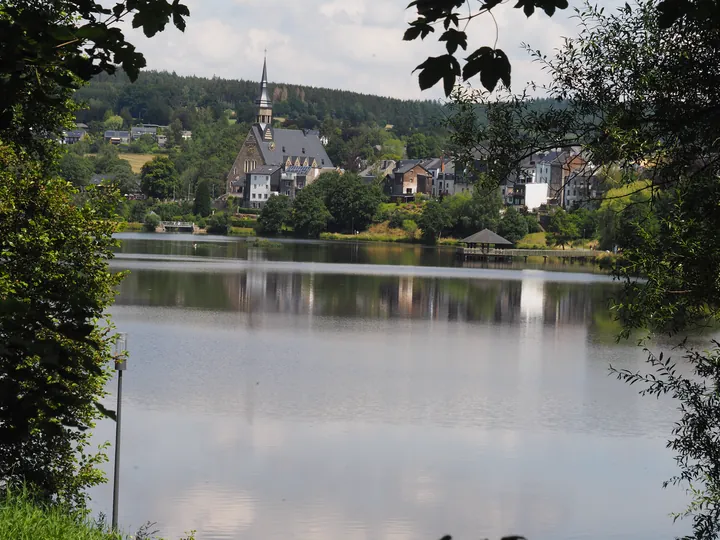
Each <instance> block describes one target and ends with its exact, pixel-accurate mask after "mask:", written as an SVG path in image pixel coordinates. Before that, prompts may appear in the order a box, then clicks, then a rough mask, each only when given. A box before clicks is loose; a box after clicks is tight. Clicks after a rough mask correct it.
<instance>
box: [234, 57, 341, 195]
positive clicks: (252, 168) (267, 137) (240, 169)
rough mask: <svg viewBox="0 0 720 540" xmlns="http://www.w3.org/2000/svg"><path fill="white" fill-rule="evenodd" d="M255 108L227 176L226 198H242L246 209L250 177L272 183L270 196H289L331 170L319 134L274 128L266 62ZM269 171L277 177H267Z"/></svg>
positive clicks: (331, 166)
mask: <svg viewBox="0 0 720 540" xmlns="http://www.w3.org/2000/svg"><path fill="white" fill-rule="evenodd" d="M255 106H256V107H257V114H256V118H255V123H254V124H253V126H252V128H250V132H249V133H248V135H247V137H246V138H245V141H244V142H243V144H242V146H241V147H240V151H239V152H238V155H237V157H236V158H235V162H234V163H233V166H232V169H230V173H229V174H228V176H227V192H228V194H229V195H235V196H240V197H242V198H243V199H244V201H245V203H246V206H250V204H249V203H250V202H251V201H250V191H251V190H250V181H251V178H253V179H255V178H268V181H269V182H273V183H274V185H272V184H271V185H269V186H268V189H267V192H268V193H269V194H274V193H282V194H285V195H289V196H291V197H292V196H294V195H295V192H296V189H299V188H301V187H303V186H305V185H307V184H308V183H311V182H312V181H313V180H314V179H315V178H317V176H319V175H320V173H321V172H324V171H325V170H332V169H333V168H334V167H333V164H332V162H331V161H330V158H329V157H328V155H327V152H326V151H325V147H324V146H323V144H322V141H321V140H320V137H319V133H318V132H316V131H310V130H305V129H280V128H275V127H273V125H272V120H273V116H272V102H271V101H270V97H269V95H268V82H267V59H265V60H264V62H263V71H262V79H261V81H260V94H259V95H258V97H257V99H256V100H255ZM271 169H273V170H275V171H278V172H279V174H268V173H269V172H270V170H271ZM266 198H267V196H266ZM252 206H256V205H255V204H253V205H252Z"/></svg>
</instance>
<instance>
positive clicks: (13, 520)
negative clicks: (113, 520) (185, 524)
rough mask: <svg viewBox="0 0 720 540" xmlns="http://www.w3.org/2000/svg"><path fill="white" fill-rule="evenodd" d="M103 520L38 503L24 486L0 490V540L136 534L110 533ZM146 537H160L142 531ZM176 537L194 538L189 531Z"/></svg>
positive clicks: (126, 538) (119, 538) (113, 539)
mask: <svg viewBox="0 0 720 540" xmlns="http://www.w3.org/2000/svg"><path fill="white" fill-rule="evenodd" d="M108 529H109V527H108V526H107V525H106V524H105V523H104V522H94V521H91V520H88V519H86V518H83V517H80V516H79V515H78V514H76V513H73V512H71V511H69V510H67V509H66V508H64V507H62V506H59V505H48V504H39V503H36V502H34V501H33V499H32V497H31V496H30V493H29V492H28V490H26V489H17V490H11V489H6V490H5V491H2V492H0V540H130V539H131V538H140V537H141V533H142V532H143V529H141V530H140V531H138V534H137V535H132V536H130V535H126V534H122V533H113V532H110V531H109V530H108ZM142 537H143V538H145V539H146V540H163V539H162V538H159V537H156V536H152V535H148V534H147V532H145V533H143V536H142ZM180 540H194V535H193V533H190V534H189V535H188V536H186V537H185V538H182V539H180Z"/></svg>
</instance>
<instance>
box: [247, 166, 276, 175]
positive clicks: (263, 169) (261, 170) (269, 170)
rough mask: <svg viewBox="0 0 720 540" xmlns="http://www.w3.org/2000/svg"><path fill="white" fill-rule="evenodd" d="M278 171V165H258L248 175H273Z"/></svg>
mask: <svg viewBox="0 0 720 540" xmlns="http://www.w3.org/2000/svg"><path fill="white" fill-rule="evenodd" d="M278 169H280V165H260V166H258V167H255V168H254V169H253V170H252V171H250V172H249V173H248V174H273V173H274V172H277V171H278Z"/></svg>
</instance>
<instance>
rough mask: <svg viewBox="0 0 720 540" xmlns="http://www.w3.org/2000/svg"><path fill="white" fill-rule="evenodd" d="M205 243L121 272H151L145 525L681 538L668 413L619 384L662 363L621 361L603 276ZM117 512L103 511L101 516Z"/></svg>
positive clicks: (139, 458) (138, 319) (258, 531)
mask: <svg viewBox="0 0 720 540" xmlns="http://www.w3.org/2000/svg"><path fill="white" fill-rule="evenodd" d="M204 240H205V242H206V243H208V244H210V245H211V247H209V249H210V251H209V252H208V253H206V254H200V255H198V254H197V253H196V251H195V249H194V248H192V245H191V244H190V245H188V243H187V242H175V241H171V242H168V241H159V240H145V239H142V238H141V239H139V240H137V241H135V240H133V241H131V242H136V243H135V244H134V247H132V246H131V245H130V244H129V243H128V244H124V246H123V250H125V251H124V253H122V254H121V255H122V257H120V258H119V259H118V260H117V261H116V263H115V264H114V266H115V267H116V268H123V267H127V268H130V269H131V272H130V274H129V275H128V277H127V278H126V279H125V281H124V282H123V283H122V284H121V286H120V291H119V298H118V303H117V305H116V306H115V307H114V308H113V310H112V312H113V316H114V321H115V323H116V324H117V326H118V328H119V330H121V331H125V332H128V333H129V335H130V341H129V343H130V357H131V363H130V368H129V370H128V371H127V373H126V375H127V376H126V377H125V378H124V384H125V389H126V390H125V399H126V401H125V403H126V408H125V409H124V422H123V424H124V427H123V437H124V443H123V461H122V463H121V469H122V478H123V483H122V488H121V489H122V499H121V506H120V513H121V522H122V523H124V524H126V526H128V527H130V526H132V525H139V524H141V523H142V522H144V521H146V520H152V521H157V522H158V526H159V527H160V528H161V530H162V532H163V534H164V535H165V536H169V537H177V536H178V535H180V534H181V533H182V532H183V531H185V530H189V529H192V528H194V529H197V530H198V533H199V535H198V538H202V539H203V540H220V539H229V538H233V539H245V538H247V539H252V538H263V539H271V540H274V539H277V540H285V539H287V538H302V539H306V538H310V539H322V540H326V539H327V540H331V539H335V538H343V539H344V538H350V539H363V540H366V539H373V540H374V539H379V540H385V539H428V540H433V539H437V538H440V536H442V535H443V534H445V533H448V532H452V533H453V535H454V537H456V538H485V537H489V538H499V537H500V536H501V535H504V534H511V533H524V534H527V535H528V537H529V538H531V539H532V540H569V539H579V538H582V539H586V540H607V539H618V540H619V539H625V538H635V539H639V540H651V539H652V540H655V539H657V538H668V537H671V536H672V533H675V534H681V533H682V532H683V529H682V526H681V527H680V528H676V529H672V528H671V525H670V520H669V519H668V518H667V515H668V513H669V512H671V511H673V510H678V509H679V508H681V507H682V505H683V504H684V502H685V501H684V497H683V495H682V493H679V492H678V491H662V490H661V489H660V486H661V483H662V481H663V480H665V479H666V478H667V477H668V476H670V475H671V474H672V472H673V470H674V469H673V462H672V458H671V456H670V455H669V453H668V452H667V451H666V450H665V448H664V436H665V435H666V434H667V433H668V431H669V430H670V429H671V427H672V422H673V418H674V411H673V408H672V404H671V403H669V402H668V401H667V400H662V399H661V400H654V399H650V400H648V399H646V398H642V397H639V396H638V395H637V394H636V392H635V390H634V388H629V387H627V386H625V385H622V384H620V383H618V382H617V381H615V380H613V379H611V378H609V377H608V376H607V375H608V371H607V368H608V364H609V363H613V364H616V365H617V366H618V367H621V368H627V369H631V370H636V369H639V367H640V366H641V365H642V362H643V354H642V351H640V350H638V349H637V348H636V347H634V346H633V345H632V344H621V345H618V344H616V343H615V342H614V336H615V332H614V330H612V329H609V328H608V327H607V324H608V323H607V321H608V320H609V318H608V314H607V309H606V301H607V299H608V297H609V296H611V295H612V294H613V292H614V291H615V290H616V288H617V286H616V285H615V284H613V283H612V282H609V281H608V280H607V279H606V278H603V277H598V276H592V275H587V274H559V273H552V272H542V271H530V272H528V271H525V270H521V269H519V268H515V269H506V270H501V271H496V270H487V269H474V268H459V267H455V264H454V260H453V259H452V258H450V259H449V260H448V261H447V264H446V265H443V264H440V263H441V262H442V261H438V260H437V259H433V257H437V254H433V253H431V252H429V251H427V250H424V249H423V248H419V249H420V250H419V251H418V250H416V247H415V246H413V247H410V248H407V252H403V251H402V250H403V249H406V248H401V249H400V250H395V249H393V250H391V252H390V253H391V254H390V255H387V253H386V254H385V255H383V256H380V255H377V256H376V258H375V259H372V257H373V255H371V253H372V251H373V250H369V251H368V250H367V249H365V247H363V246H345V247H342V246H341V247H335V246H332V245H327V244H325V245H323V244H313V243H307V244H298V245H297V246H295V245H288V246H286V247H284V248H282V249H280V250H255V251H253V250H254V248H248V246H246V245H244V246H242V245H240V243H238V242H233V241H227V242H225V243H223V242H222V241H221V240H218V241H217V242H216V241H215V240H214V239H204ZM137 242H139V243H137ZM201 242H202V241H198V248H197V251H200V250H201V249H202V246H201V245H200V244H201ZM216 244H217V245H216ZM129 246H130V247H129ZM390 247H392V248H395V247H396V246H390ZM382 248H383V249H384V248H385V247H384V246H382ZM222 250H225V251H224V252H223V251H222ZM338 250H339V251H338ZM288 251H290V252H292V254H291V255H289V254H288ZM380 252H381V251H379V252H378V253H380ZM353 257H354V258H355V259H352V258H353ZM418 258H420V260H422V261H424V262H425V263H428V264H426V265H425V266H423V265H422V264H421V265H416V264H417V263H409V261H417V260H418ZM298 259H302V260H298ZM371 260H372V261H373V262H369V261H371ZM391 260H401V261H406V262H408V263H407V264H404V266H388V263H389V262H390V261H391ZM354 261H356V262H354ZM433 261H434V262H433ZM431 262H432V263H433V265H439V266H443V267H442V268H439V267H436V266H433V265H430V263H431ZM365 265H367V266H365ZM110 388H111V389H112V388H113V387H112V386H111V387H110ZM108 404H109V405H112V396H110V397H109V403H108ZM113 427H114V426H113V424H112V423H110V422H106V423H103V424H102V425H101V426H100V429H99V433H98V438H99V440H105V439H111V438H112V433H113V431H112V429H113ZM109 465H111V464H109ZM110 493H111V491H110V486H109V485H106V486H102V487H100V488H98V489H97V490H95V491H94V492H93V496H94V500H95V505H96V509H97V510H102V511H105V512H107V511H108V510H109V507H110V500H111V499H110ZM638 501H641V503H638ZM668 532H670V533H671V534H668Z"/></svg>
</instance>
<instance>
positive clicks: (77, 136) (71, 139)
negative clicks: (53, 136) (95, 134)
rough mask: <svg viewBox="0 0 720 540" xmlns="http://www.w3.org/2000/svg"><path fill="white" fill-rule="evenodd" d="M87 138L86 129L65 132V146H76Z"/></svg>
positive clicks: (63, 140)
mask: <svg viewBox="0 0 720 540" xmlns="http://www.w3.org/2000/svg"><path fill="white" fill-rule="evenodd" d="M85 137H87V132H86V131H85V130H84V129H73V130H71V131H63V139H62V142H63V144H75V143H76V142H79V141H81V140H83V139H84V138H85Z"/></svg>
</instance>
